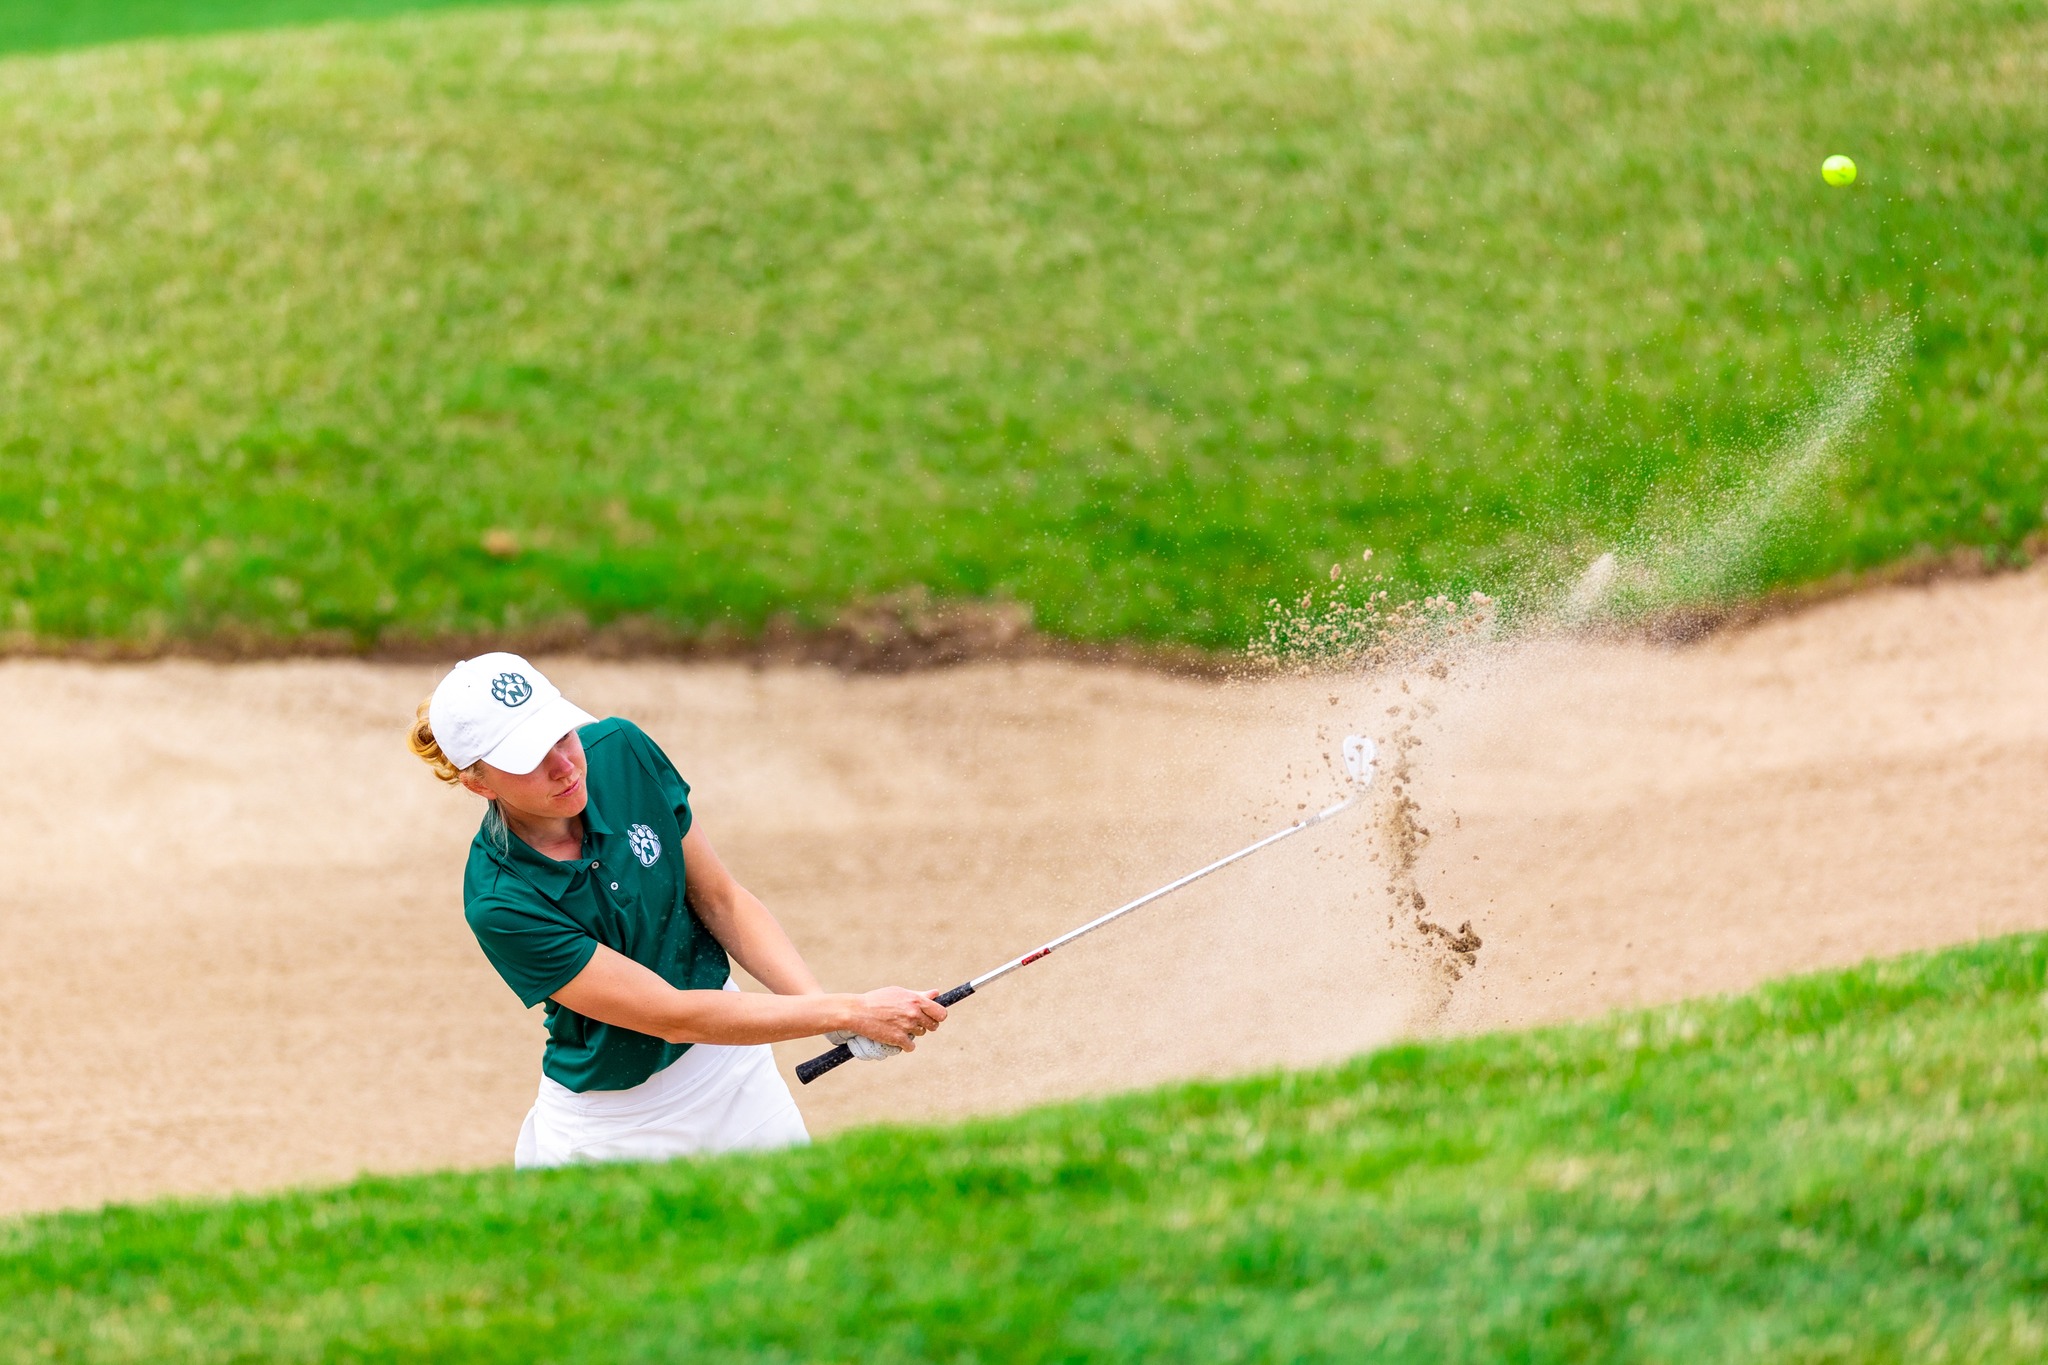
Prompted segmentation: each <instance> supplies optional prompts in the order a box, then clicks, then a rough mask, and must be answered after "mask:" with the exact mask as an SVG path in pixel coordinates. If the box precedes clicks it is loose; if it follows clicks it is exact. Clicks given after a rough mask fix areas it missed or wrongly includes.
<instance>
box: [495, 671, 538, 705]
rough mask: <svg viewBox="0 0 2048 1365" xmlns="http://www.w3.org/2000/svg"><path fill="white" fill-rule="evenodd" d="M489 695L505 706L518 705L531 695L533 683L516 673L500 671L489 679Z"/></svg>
mask: <svg viewBox="0 0 2048 1365" xmlns="http://www.w3.org/2000/svg"><path fill="white" fill-rule="evenodd" d="M491 695H492V696H494V697H496V698H497V699H498V700H499V701H501V702H503V703H505V705H507V706H518V705H519V704H521V703H522V702H524V701H525V700H526V699H527V698H528V697H531V696H532V695H533V684H532V683H530V682H528V681H527V680H526V679H524V678H522V677H520V676H519V675H518V674H517V673H500V674H499V675H498V676H497V677H496V678H493V679H492V680H491Z"/></svg>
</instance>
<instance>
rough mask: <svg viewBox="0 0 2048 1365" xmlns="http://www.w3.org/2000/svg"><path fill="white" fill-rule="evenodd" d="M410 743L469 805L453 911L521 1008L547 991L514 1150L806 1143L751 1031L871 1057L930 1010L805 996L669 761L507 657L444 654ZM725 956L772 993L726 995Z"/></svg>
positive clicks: (668, 1151)
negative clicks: (527, 1105) (535, 1077)
mask: <svg viewBox="0 0 2048 1365" xmlns="http://www.w3.org/2000/svg"><path fill="white" fill-rule="evenodd" d="M411 746H412V751H413V752H414V753H415V754H417V755H419V756H420V757H421V758H422V759H424V760H426V762H427V763H428V764H429V765H431V766H432V768H433V769H434V772H435V774H436V775H437V776H439V777H440V778H441V780H442V781H444V782H450V783H460V784H461V785H462V786H464V787H466V788H468V789H469V790H470V791H472V792H474V793H476V794H477V795H478V796H481V797H483V798H484V799H485V800H486V801H488V802H490V809H489V810H488V811H486V812H485V814H484V820H483V826H482V828H481V829H479V830H478V831H477V835H476V838H475V839H474V840H473V841H472V842H471V844H470V849H469V865H468V868H467V870H466V871H465V872H464V874H463V884H462V896H463V910H464V914H465V915H466V917H467V918H468V920H469V927H470V929H471V930H472V931H473V932H474V933H475V934H476V939H477V942H478V943H479V944H480V945H482V947H483V950H484V956H486V957H487V958H489V959H490V962H491V965H492V966H493V967H495V968H497V970H498V974H499V975H500V976H502V977H503V978H504V979H505V984H506V985H508V986H510V987H511V988H512V990H513V991H514V992H515V993H516V994H517V995H518V996H519V999H520V1001H521V1003H523V1004H525V1005H526V1006H528V1007H529V1008H531V1007H532V1006H534V1005H537V1004H539V1003H541V1002H542V1001H546V1002H547V1029H548V1040H547V1047H546V1051H545V1052H544V1053H543V1054H542V1058H541V1082H540V1094H539V1096H538V1097H537V1098H536V1099H535V1100H534V1104H533V1109H532V1110H531V1111H530V1112H529V1113H528V1114H527V1116H526V1122H525V1124H524V1125H523V1126H522V1127H521V1128H520V1130H519V1142H518V1147H517V1149H516V1151H515V1153H514V1157H513V1161H514V1164H515V1165H518V1166H522V1167H527V1166H556V1165H561V1164H563V1163H565V1162H569V1161H578V1160H584V1161H603V1160H630V1159H643V1160H644V1159H660V1158H663V1157H671V1156H679V1155H682V1154H684V1153H689V1152H722V1151H730V1150H733V1149H735V1148H742V1147H778V1146H785V1145H788V1144H790V1143H799V1142H805V1141H808V1140H809V1135H808V1134H807V1133H806V1132H805V1131H804V1124H803V1119H802V1117H801V1116H800V1115H799V1114H798V1113H797V1109H796V1103H795V1101H793V1100H792V1099H791V1098H790V1095H789V1087H788V1086H786V1085H785V1084H783V1081H782V1077H781V1076H780V1075H779V1074H778V1073H777V1072H776V1070H775V1062H774V1058H773V1056H772V1055H771V1053H770V1052H769V1049H768V1047H767V1044H769V1043H772V1042H777V1041H780V1040H782V1039H785V1038H804V1037H809V1036H811V1035H813V1034H820V1033H822V1034H826V1035H828V1036H829V1037H831V1039H832V1041H834V1042H845V1043H847V1044H848V1045H849V1046H851V1047H852V1048H853V1050H854V1052H855V1054H856V1055H857V1056H860V1057H862V1058H865V1059H868V1060H879V1059H881V1058H884V1057H889V1056H893V1055H895V1053H897V1052H898V1051H908V1050H910V1049H911V1048H913V1047H915V1046H916V1042H915V1040H916V1039H917V1038H918V1037H919V1036H921V1035H923V1034H925V1033H928V1032H930V1031H931V1030H932V1029H934V1028H937V1027H938V1025H939V1022H940V1021H941V1020H943V1019H944V1018H945V1017H946V1009H945V1006H943V1005H941V1004H939V1003H938V1002H937V1001H935V1000H933V999H932V997H931V993H930V992H919V991H909V990H903V989H900V988H898V987H889V988H887V989H884V990H878V991H869V992H868V993H867V994H866V995H827V994H825V992H824V991H823V990H822V989H821V988H820V987H819V985H818V979H817V978H816V977H815V976H813V975H811V969H810V968H809V967H806V966H805V965H804V960H803V958H802V957H801V956H799V955H798V953H797V950H796V946H795V945H794V944H792V943H791V942H790V941H789V935H788V934H786V933H784V932H783V929H782V926H781V925H780V924H779V923H777V922H776V919H775V916H773V915H771V914H770V913H769V912H768V908H767V907H766V906H764V905H762V904H761V902H760V901H759V900H757V899H755V898H754V896H753V895H752V894H751V893H750V892H748V891H747V889H746V888H745V887H743V886H741V885H740V884H739V883H738V882H736V881H734V880H733V877H732V874H731V873H730V872H728V871H726V869H725V865H724V864H723V863H721V862H719V860H718V855H717V854H716V853H715V852H713V851H712V848H711V842H710V840H709V839H708V838H706V837H705V834H704V831H703V830H702V829H701V828H699V827H698V825H697V823H696V822H695V820H694V819H693V818H692V816H691V812H690V788H689V784H688V783H686V782H684V781H683V779H682V777H681V776H680V775H679V774H678V773H677V772H676V770H675V767H674V765H673V764H671V763H670V762H669V760H668V756H667V755H666V754H664V753H662V751H661V749H660V748H659V747H658V746H657V745H656V744H655V743H654V741H653V740H651V739H649V738H648V737H647V735H646V734H645V733H644V732H642V731H641V729H640V728H639V727H638V726H636V725H634V724H633V723H632V722H631V721H629V720H622V719H618V718H616V717H615V718H613V719H611V720H602V721H601V720H597V719H595V718H594V717H592V716H591V715H589V714H588V713H587V712H585V711H583V710H581V709H580V708H578V707H576V706H575V705H573V704H571V703H570V702H569V701H568V700H567V699H566V698H564V697H563V696H562V694H561V692H560V691H558V690H557V689H556V688H555V687H554V686H553V685H552V684H551V683H549V682H548V680H547V679H546V678H544V677H542V676H541V673H540V670H539V669H537V668H535V667H534V666H533V665H532V664H529V663H528V662H527V661H526V660H524V659H522V658H520V657H519V656H518V655H516V654H486V655H483V656H481V657H479V658H475V659H468V660H465V661H463V662H462V663H459V664H457V665H456V666H455V668H454V669H453V671H451V672H450V673H449V674H448V676H447V677H446V678H444V679H442V681H441V685H440V686H439V687H436V688H435V689H434V695H433V696H431V697H429V698H428V699H427V700H426V701H424V702H422V703H420V708H419V714H418V716H417V717H416V718H415V719H414V721H413V727H412V733H411ZM729 958H730V960H732V961H737V962H738V963H739V964H740V965H741V966H742V967H745V968H746V969H747V971H749V972H750V973H752V974H753V976H754V979H755V980H757V981H759V982H760V983H761V984H762V985H764V986H766V987H767V988H768V989H769V990H771V991H773V992H774V994H773V995H755V994H744V995H743V994H741V993H740V992H739V991H738V989H737V988H736V987H734V985H733V984H732V980H731V968H730V964H729Z"/></svg>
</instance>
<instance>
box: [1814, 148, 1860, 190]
mask: <svg viewBox="0 0 2048 1365" xmlns="http://www.w3.org/2000/svg"><path fill="white" fill-rule="evenodd" d="M1820 178H1821V179H1823V180H1825V181H1827V182H1828V183H1829V184H1830V185H1849V184H1854V183H1855V180H1856V163H1855V162H1853V161H1851V160H1850V159H1849V158H1848V157H1846V156H1843V155H1841V154H1840V153H1839V152H1838V153H1836V154H1835V155H1834V156H1831V157H1829V158H1828V159H1827V160H1826V161H1823V162H1821V163H1820Z"/></svg>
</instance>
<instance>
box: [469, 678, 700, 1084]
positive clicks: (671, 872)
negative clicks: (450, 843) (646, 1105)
mask: <svg viewBox="0 0 2048 1365" xmlns="http://www.w3.org/2000/svg"><path fill="white" fill-rule="evenodd" d="M577 734H578V735H579V736H580V737H581V738H582V740H583V752H584V754H585V755H586V756H587V758H588V759H589V765H590V766H589V771H588V772H587V773H586V774H585V777H584V783H585V790H587V791H588V792H589V794H590V796H589V804H588V805H586V806H585V807H584V808H583V851H582V852H581V853H579V854H578V855H577V856H576V860H575V861H574V862H558V861H556V860H555V859H553V858H550V857H547V856H546V855H544V854H541V853H538V852H535V851H534V848H533V846H532V845H530V844H528V843H527V842H526V841H525V840H524V839H521V838H520V837H519V836H518V835H516V834H513V833H512V832H511V831H509V830H506V829H503V828H498V827H496V825H497V822H496V821H494V820H491V819H489V818H486V819H485V821H484V824H483V827H482V828H481V829H479V830H478V831H477V835H476V838H475V839H474V840H473V841H472V842H471V843H470V846H469V866H468V868H467V869H466V870H465V871H464V872H463V876H462V902H463V913H464V915H465V916H466V917H467V918H468V920H469V927H470V930H471V931H472V932H473V933H475V934H476V941H477V942H478V943H479V944H481V945H482V946H483V950H484V956H485V957H488V958H489V959H490V960H491V965H492V966H493V967H496V968H497V969H498V975H499V976H502V977H504V978H505V984H506V985H508V986H510V987H511V988H512V989H513V991H514V992H515V993H516V994H517V995H518V996H519V999H520V1002H521V1003H522V1004H524V1005H526V1006H527V1007H528V1008H529V1009H530V1008H532V1007H533V1006H535V1005H537V1004H539V1003H541V1002H542V1001H543V1000H546V1001H547V1025H548V1043H547V1051H546V1053H545V1054H544V1055H543V1056H542V1058H541V1070H542V1072H544V1073H545V1074H546V1075H548V1076H550V1077H552V1078H553V1079H554V1080H556V1081H559V1082H561V1084H563V1085H565V1086H567V1087H568V1088H569V1089H571V1090H574V1091H577V1092H578V1093H581V1092H583V1091H586V1090H625V1089H627V1088H629V1087H631V1086H635V1085H638V1084H640V1082H642V1081H644V1080H646V1079H647V1078H648V1077H649V1076H652V1075H653V1074H654V1073H655V1072H657V1071H659V1070H661V1069H662V1068H663V1067H665V1066H667V1065H668V1064H669V1063H671V1062H673V1061H675V1059H676V1058H678V1057H680V1056H682V1055H683V1053H685V1052H687V1051H688V1050H689V1047H690V1045H689V1044H688V1043H665V1042H663V1041H662V1040H661V1039H659V1038H651V1037H649V1036H648V1035H646V1034H644V1033H635V1032H633V1031H632V1030H631V1029H625V1028H619V1027H618V1026H616V1025H613V1024H601V1023H599V1022H598V1021H597V1020H595V1019H589V1018H586V1017H584V1016H583V1015H580V1014H578V1013H576V1011H574V1010H571V1009H565V1008H563V1007H562V1006H561V1005H558V1004H556V1003H555V1002H554V1001H553V1000H549V999H548V997H549V996H551V995H553V994H554V993H555V992H556V991H558V990H560V989H562V987H564V986H566V985H568V984H569V983H570V982H571V981H573V980H575V979H576V974H577V973H578V972H580V971H582V970H583V968H584V967H585V966H586V965H588V964H589V962H590V959H591V956H592V955H593V954H595V953H596V952H597V945H598V944H600V943H602V944H604V945H605V946H606V947H608V948H613V949H616V950H617V951H619V952H621V953H624V954H625V955H626V956H627V957H630V958H632V959H633V960H634V961H635V962H638V963H640V964H641V965H642V966H644V967H650V968H652V969H653V970H654V971H655V973H656V974H658V975H659V976H660V977H661V979H662V980H664V981H666V982H668V983H669V984H670V985H671V986H676V987H679V988H681V989H684V990H701V991H715V990H718V989H719V988H720V987H722V986H724V985H725V982H726V978H727V977H728V976H730V975H731V973H732V967H731V964H730V963H728V962H727V960H726V956H725V949H724V948H722V947H720V946H719V943H718V940H717V939H715V938H713V937H712V936H711V931H710V930H708V929H706V928H705V927H704V922H703V921H702V920H700V919H698V918H697V916H696V913H695V912H694V911H692V910H691V909H690V906H689V902H688V901H687V900H685V899H684V896H683V836H684V835H685V834H687V833H689V830H690V786H689V784H688V783H687V782H685V781H683V779H682V777H681V776H680V775H679V774H678V773H677V772H676V770H675V765H673V764H672V763H670V762H669V761H668V755H667V754H664V753H663V752H662V751H661V749H660V748H659V747H658V746H657V745H656V744H655V742H654V741H653V740H651V739H649V738H648V737H647V735H646V733H645V732H644V731H642V730H641V729H640V727H639V726H637V725H635V724H633V722H632V721H630V720H621V719H618V718H617V717H614V718H612V719H611V720H601V721H599V722H598V723H597V724H595V725H586V726H584V727H583V728H582V729H581V730H578V731H577Z"/></svg>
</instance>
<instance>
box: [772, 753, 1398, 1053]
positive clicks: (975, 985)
mask: <svg viewBox="0 0 2048 1365" xmlns="http://www.w3.org/2000/svg"><path fill="white" fill-rule="evenodd" d="M1378 754H1379V749H1378V747H1377V746H1376V745H1374V744H1373V742H1372V741H1371V740H1369V739H1367V738H1365V737H1364V736H1363V735H1347V736H1345V738H1344V771H1345V773H1346V774H1347V775H1348V776H1349V777H1350V779H1351V794H1350V795H1349V796H1346V797H1345V798H1344V799H1343V800H1342V801H1339V802H1337V803H1336V804H1335V805H1332V806H1325V807H1324V808H1323V809H1322V810H1319V811H1317V812H1316V813H1315V814H1314V815H1311V816H1309V817H1308V818H1307V819H1305V820H1299V821H1296V822H1295V823H1294V824H1291V825H1289V826H1288V827H1287V828H1286V829H1283V830H1281V831H1280V832H1278V833H1277V834H1268V835H1267V836H1266V837H1265V838H1263V839H1261V840H1259V841H1258V842H1257V843H1255V844H1250V845H1248V846H1246V847H1244V848H1241V849H1239V850H1238V851H1237V852H1235V853H1232V854H1229V855H1228V856H1226V857H1222V858H1218V859H1217V860H1216V861H1215V862H1213V863H1210V864H1209V865H1208V866H1207V867H1201V868H1197V869H1195V870H1194V871H1193V872H1190V873H1188V875H1187V876H1185V877H1182V878H1181V879H1179V880H1178V881H1173V882H1168V883H1167V884H1166V885H1165V886H1162V887H1160V888H1159V889H1158V890H1157V891H1151V892H1147V893H1146V894H1145V895H1142V896H1140V897H1138V898H1137V899H1136V900H1134V901H1128V902H1126V903H1125V904H1123V905H1119V906H1118V907H1117V908H1116V909H1114V910H1112V911H1110V912H1109V913H1108V914H1106V915H1102V916H1099V917H1098V918H1095V919H1092V920H1089V921H1088V922H1087V923H1086V924H1084V925H1082V926H1081V927H1080V928H1078V929H1070V930H1068V931H1067V932H1066V933H1064V934H1061V935H1060V936H1059V937H1058V938H1056V939H1054V940H1053V941H1052V942H1050V943H1047V944H1045V945H1044V946H1042V947H1039V948H1034V949H1032V950H1031V951H1030V952H1028V953H1026V954H1024V955H1023V956H1022V957H1013V958H1011V959H1010V960H1009V961H1008V962H1005V963H1004V964H1003V965H1002V966H1000V967H997V968H996V969H995V970H994V971H989V972H983V973H982V974H981V975H980V976H977V977H975V978H974V979H973V980H972V981H969V982H966V983H964V984H962V985H958V986H955V987H954V988H953V989H952V990H950V991H947V992H945V993H944V994H942V995H940V996H938V997H937V999H938V1002H939V1003H940V1004H941V1005H945V1006H947V1007H948V1008H950V1007H952V1006H953V1005H955V1004H957V1003H958V1002H960V1001H962V1000H965V999H966V998H967V997H968V996H970V995H972V994H974V993H975V992H976V991H977V990H979V989H981V988H982V987H983V986H986V985H988V984H989V983H990V982H991V981H995V980H997V979H998V978H1000V977H1005V976H1008V975H1009V974H1010V973H1011V972H1014V971H1016V970H1017V969H1018V968H1020V967H1029V966H1030V965H1031V964H1032V963H1034V962H1036V961H1038V959H1040V958H1042V957H1044V956H1045V955H1046V954H1048V953H1050V952H1051V951H1052V950H1053V949H1055V948H1064V947H1065V946H1066V945H1067V944H1069V943H1072V942H1073V941H1074V940H1075V939H1077V938H1080V937H1082V936H1083V935H1084V934H1092V933H1094V932H1095V931H1096V930H1097V929H1100V928H1101V927H1102V926H1103V925H1105V924H1108V923H1109V922H1110V921H1112V920H1118V919H1122V918H1123V917H1124V916H1125V915H1128V914H1130V913H1131V912H1132V911H1133V910H1141V909H1143V908H1144V907H1146V906H1148V905H1150V904H1151V903H1152V902H1153V901H1156V900H1159V899H1160V898H1162V897H1164V896H1170V895H1172V894H1173V893H1174V892H1176V891H1178V890H1180V889H1181V888H1182V887H1184V886H1188V885H1191V884H1193V883H1195V882H1198V881H1200V880H1201V879H1202V878H1204V877H1206V876H1208V875H1209V874H1210V873H1211V872H1219V871H1221V870H1222V869H1224V868H1226V867H1228V866H1230V865H1231V864H1232V863H1234V862H1238V861H1240V860H1242V859H1245V858H1249V857H1251V856H1252V854H1254V853H1257V852H1258V851H1259V850H1260V849H1262V848H1271V847H1272V846H1273V845H1274V844H1277V843H1279V842H1280V841H1281V840H1282V839H1289V838H1292V837H1293V836H1295V835H1297V834H1299V833H1301V832H1302V831H1303V830H1305V829H1311V828H1313V827H1314V826H1316V825H1320V824H1322V823H1323V822H1324V821H1325V820H1328V819H1330V818H1332V817H1333V816H1337V815H1341V814H1343V813H1344V812H1345V811H1347V810H1349V809H1350V808H1351V807H1352V806H1353V805H1355V804H1356V803H1357V801H1358V799H1359V798H1360V797H1361V796H1363V795H1365V791H1366V788H1368V787H1370V786H1371V785H1372V776H1373V760H1374V759H1375V758H1377V757H1378ZM852 1060H853V1048H852V1047H851V1046H850V1045H848V1044H846V1043H841V1044H839V1046H837V1047H835V1048H833V1049H832V1050H831V1051H830V1052H821V1053H819V1054H818V1055H817V1056H815V1057H813V1058H811V1059H810V1060H809V1061H808V1062H803V1063H800V1064H799V1065H798V1066H797V1069H796V1078H797V1079H798V1080H800V1081H802V1082H803V1083H804V1084H805V1085H809V1084H810V1083H811V1082H812V1081H815V1080H817V1079H818V1077H820V1076H822V1075H824V1074H825V1073H826V1072H828V1071H830V1070H831V1069H832V1068H833V1067H836V1066H838V1065H840V1064H841V1063H844V1062H850V1061H852Z"/></svg>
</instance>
